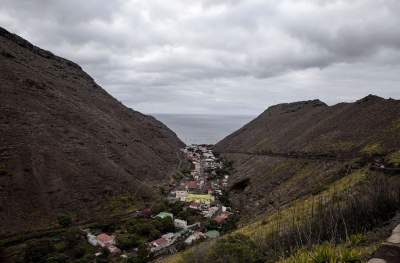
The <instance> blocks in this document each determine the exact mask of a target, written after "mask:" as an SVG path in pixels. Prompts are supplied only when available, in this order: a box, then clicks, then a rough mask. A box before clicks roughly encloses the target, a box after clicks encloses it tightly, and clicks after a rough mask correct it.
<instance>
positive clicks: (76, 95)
mask: <svg viewBox="0 0 400 263" xmlns="http://www.w3.org/2000/svg"><path fill="white" fill-rule="evenodd" d="M0 131H1V133H0V224H1V225H2V227H0V234H2V235H4V234H10V233H16V232H20V231H29V230H32V229H35V228H41V227H47V226H49V224H50V223H53V222H54V219H55V218H56V216H57V215H58V214H60V213H65V212H68V213H71V215H73V216H74V217H75V218H76V219H77V220H84V219H90V218H93V217H94V216H95V215H97V214H100V215H109V214H110V213H112V211H110V210H109V209H110V208H109V206H108V204H109V203H110V202H113V201H115V200H118V198H129V199H128V200H131V202H133V203H134V202H135V201H138V202H139V201H149V200H151V198H152V197H153V196H152V195H153V193H155V192H157V191H158V189H157V187H156V186H157V185H158V184H160V183H163V182H164V180H165V181H166V179H167V178H168V176H169V175H170V174H171V173H173V172H174V171H175V169H176V167H177V165H178V161H179V160H178V155H177V153H178V150H179V148H180V147H182V146H183V143H182V142H181V141H180V140H179V139H178V138H177V136H176V135H175V134H174V133H173V132H172V131H171V130H169V129H168V128H167V127H166V126H165V125H163V124H162V123H161V122H159V121H157V120H156V119H155V118H153V117H151V116H146V115H143V114H141V113H139V112H136V111H134V110H132V109H129V108H126V107H125V106H124V105H122V104H121V103H120V102H118V101H117V100H116V99H114V98H113V97H111V96H110V95H109V94H108V93H107V92H106V91H104V90H103V89H102V88H101V87H100V86H98V85H97V84H96V83H95V81H94V80H93V79H92V78H91V77H90V76H89V75H88V74H86V73H85V72H84V71H83V70H82V69H81V68H80V67H79V66H78V65H76V64H74V63H73V62H70V61H68V60H65V59H63V58H60V57H57V56H55V55H53V54H52V53H50V52H48V51H45V50H42V49H40V48H38V47H35V46H33V45H32V44H30V43H29V42H27V41H26V40H24V39H22V38H20V37H18V36H16V35H13V34H10V33H9V32H7V31H6V30H4V29H2V28H0ZM124 200H125V199H124ZM133 205H135V204H133ZM104 210H105V213H103V212H104ZM100 211H102V213H100Z"/></svg>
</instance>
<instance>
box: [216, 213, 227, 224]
mask: <svg viewBox="0 0 400 263" xmlns="http://www.w3.org/2000/svg"><path fill="white" fill-rule="evenodd" d="M229 216H230V213H229V212H222V213H221V214H219V215H217V216H216V217H214V218H213V220H214V221H215V222H217V223H222V222H224V221H225V220H226V219H228V217H229Z"/></svg>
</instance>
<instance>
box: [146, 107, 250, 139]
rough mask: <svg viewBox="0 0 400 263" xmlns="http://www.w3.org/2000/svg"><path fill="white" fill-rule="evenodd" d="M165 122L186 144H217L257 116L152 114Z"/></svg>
mask: <svg viewBox="0 0 400 263" xmlns="http://www.w3.org/2000/svg"><path fill="white" fill-rule="evenodd" d="M149 115H152V116H154V117H155V118H156V119H158V120H159V121H161V122H163V123H164V124H165V125H167V126H168V128H170V129H171V130H172V131H174V132H175V133H176V134H177V136H178V137H179V138H180V139H181V140H182V141H183V142H184V143H185V144H188V145H189V144H216V143H217V142H219V141H220V140H222V139H224V138H225V137H226V136H228V135H229V134H231V133H232V132H234V131H236V130H238V129H240V128H241V127H243V126H244V125H245V124H246V123H248V122H249V121H251V120H252V119H254V118H255V117H256V115H243V114H237V115H233V114H201V113H194V114H193V113H182V114H175V113H150V114H149Z"/></svg>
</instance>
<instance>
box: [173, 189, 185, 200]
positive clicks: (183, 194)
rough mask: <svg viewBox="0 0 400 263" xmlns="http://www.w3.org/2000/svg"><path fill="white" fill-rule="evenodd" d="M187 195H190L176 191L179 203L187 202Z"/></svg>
mask: <svg viewBox="0 0 400 263" xmlns="http://www.w3.org/2000/svg"><path fill="white" fill-rule="evenodd" d="M187 195H188V192H187V191H185V190H183V191H180V190H179V191H175V198H176V199H178V200H179V201H182V202H185V200H186V197H187Z"/></svg>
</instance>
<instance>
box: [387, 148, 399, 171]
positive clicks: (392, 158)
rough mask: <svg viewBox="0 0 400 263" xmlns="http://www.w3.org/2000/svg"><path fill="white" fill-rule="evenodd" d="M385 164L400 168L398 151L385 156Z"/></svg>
mask: <svg viewBox="0 0 400 263" xmlns="http://www.w3.org/2000/svg"><path fill="white" fill-rule="evenodd" d="M386 162H387V163H388V164H390V165H393V166H395V167H400V151H397V152H394V153H392V154H390V155H389V156H387V158H386Z"/></svg>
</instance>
